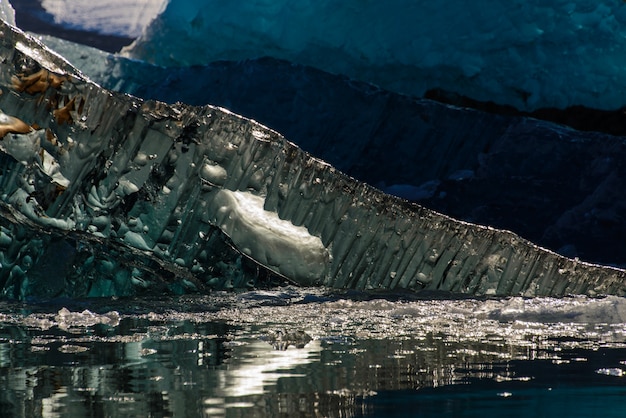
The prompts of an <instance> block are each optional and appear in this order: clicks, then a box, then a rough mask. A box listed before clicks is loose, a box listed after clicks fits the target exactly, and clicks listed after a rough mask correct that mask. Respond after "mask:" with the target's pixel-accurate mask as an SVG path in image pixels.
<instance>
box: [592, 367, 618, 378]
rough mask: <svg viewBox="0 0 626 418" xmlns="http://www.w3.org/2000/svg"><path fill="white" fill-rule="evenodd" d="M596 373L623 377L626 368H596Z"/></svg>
mask: <svg viewBox="0 0 626 418" xmlns="http://www.w3.org/2000/svg"><path fill="white" fill-rule="evenodd" d="M596 373H598V374H603V375H606V376H616V377H622V376H623V375H624V370H622V369H620V368H618V367H611V368H606V369H598V370H596Z"/></svg>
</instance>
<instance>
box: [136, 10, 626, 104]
mask: <svg viewBox="0 0 626 418" xmlns="http://www.w3.org/2000/svg"><path fill="white" fill-rule="evenodd" d="M625 23H626V4H625V3H624V2H621V1H615V0H577V1H560V0H552V1H543V0H530V1H502V0H487V1H482V2H474V3H468V2H465V1H462V0H457V1H448V2H446V5H445V7H442V5H441V4H439V3H435V2H430V3H428V2H415V1H411V0H393V1H387V2H363V1H359V0H350V1H342V2H341V3H339V4H338V3H337V2H335V1H328V0H321V1H315V2H298V4H293V2H290V1H288V0H272V1H266V0H256V1H246V2H239V3H237V4H232V3H227V2H222V1H219V0H210V1H205V2H202V3H198V2H195V1H193V0H172V1H170V2H168V3H167V5H166V7H165V9H164V11H163V12H162V13H161V14H160V15H159V16H158V17H157V18H155V19H154V20H153V21H152V22H151V23H150V25H149V26H148V27H147V28H146V30H145V31H144V33H143V34H142V35H141V36H140V37H139V39H137V40H136V41H135V42H134V43H133V44H132V45H131V46H130V47H128V48H126V49H125V50H124V53H125V54H126V55H127V56H128V57H131V58H136V59H141V60H145V61H149V62H152V63H154V64H158V65H162V66H168V67H174V66H189V65H204V64H207V63H210V62H214V61H219V60H230V61H233V60H243V59H254V58H260V57H264V56H268V57H273V58H279V59H284V60H287V61H290V62H294V63H299V64H304V65H310V66H313V67H316V68H319V69H322V70H325V71H329V72H332V73H336V74H344V75H346V76H348V77H350V78H352V79H355V80H360V81H365V82H369V83H373V84H376V85H378V86H380V87H382V88H384V89H387V90H390V91H394V92H399V93H405V94H410V95H415V96H421V95H423V94H424V92H426V91H427V90H429V89H433V88H439V89H443V90H446V91H452V92H455V93H459V94H462V95H464V96H467V97H471V98H474V99H476V100H484V101H487V100H494V99H496V100H497V101H498V102H499V103H500V104H508V105H512V106H515V107H516V108H517V109H523V110H533V109H537V108H541V107H558V108H564V107H568V106H572V105H584V106H588V107H593V108H601V109H615V108H619V107H621V106H623V105H624V101H623V95H622V94H621V92H622V91H624V88H625V87H626V78H625V76H624V72H623V71H622V69H623V68H624V66H625V64H626V46H625V45H624V42H623V38H624V35H625V31H626V29H625V28H626V25H625Z"/></svg>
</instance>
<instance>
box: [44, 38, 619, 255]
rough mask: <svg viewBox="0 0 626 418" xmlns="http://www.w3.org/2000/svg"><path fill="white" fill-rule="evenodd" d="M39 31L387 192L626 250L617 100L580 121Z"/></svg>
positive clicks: (95, 69) (568, 244)
mask: <svg viewBox="0 0 626 418" xmlns="http://www.w3.org/2000/svg"><path fill="white" fill-rule="evenodd" d="M40 39H42V41H43V42H44V43H45V44H46V45H47V46H50V47H51V48H52V49H54V50H55V51H57V52H59V53H60V54H61V55H62V56H63V57H64V58H67V59H68V60H69V61H70V62H71V63H73V64H74V65H75V66H76V67H78V68H79V69H80V70H81V71H83V72H84V74H86V75H87V76H88V77H89V78H90V79H91V80H93V81H94V82H96V83H98V84H100V85H102V86H104V87H106V88H108V89H112V90H116V91H121V92H125V93H129V94H132V95H135V96H139V97H143V98H150V99H157V100H160V101H164V102H168V103H174V102H179V101H180V102H184V103H188V104H194V105H203V104H206V103H211V104H213V105H218V106H221V107H225V108H228V109H229V110H231V111H233V112H235V113H237V114H241V115H246V116H247V117H250V118H252V119H255V120H257V121H259V122H260V123H262V124H263V125H265V126H269V127H270V128H272V129H274V130H276V131H278V132H280V133H281V134H283V135H284V136H285V137H286V138H289V140H291V141H293V142H294V143H296V144H297V145H298V146H299V147H301V148H302V149H304V150H305V151H307V152H309V153H310V154H312V155H314V156H316V157H318V158H320V159H322V160H324V161H326V162H328V163H330V164H331V165H332V166H333V167H335V168H337V169H339V170H340V171H342V172H344V173H346V174H348V175H350V176H351V177H354V178H356V179H358V180H361V181H364V182H366V183H368V184H370V185H374V186H376V187H378V188H380V189H381V190H383V191H385V192H386V193H389V194H393V195H396V196H400V197H403V198H405V199H407V200H411V201H415V202H418V203H420V204H422V205H424V206H426V207H428V208H430V209H435V210H437V211H439V212H442V213H444V214H446V215H450V216H452V217H454V218H457V219H461V220H464V221H469V222H472V223H478V224H483V225H491V226H494V227H497V228H500V229H507V230H511V231H513V232H515V233H517V234H519V235H520V236H522V237H524V238H526V239H529V240H530V241H532V242H534V243H536V244H539V245H541V246H544V247H547V248H549V249H552V250H554V251H557V252H559V253H561V254H564V255H568V256H570V257H575V256H578V257H580V258H581V259H583V260H585V261H591V262H597V263H603V264H611V265H623V264H624V260H626V247H624V246H623V245H621V244H620V242H622V241H623V240H624V237H626V228H625V227H624V225H625V223H624V222H623V221H622V219H624V217H626V213H625V212H624V209H623V208H626V200H625V199H624V197H623V196H622V195H621V194H620V193H619V190H622V189H623V188H624V180H623V179H624V173H623V170H622V168H621V167H620V163H619V161H620V160H621V159H623V158H626V154H625V152H626V148H624V141H623V140H622V139H620V138H619V137H616V136H615V134H613V135H609V134H604V133H601V132H599V131H600V130H602V129H605V130H608V129H606V128H612V129H611V131H610V132H614V131H616V130H617V133H621V135H623V134H625V133H626V130H625V129H624V128H623V127H624V126H626V119H625V118H624V117H623V114H622V113H621V112H619V111H616V112H604V114H605V116H602V115H601V114H600V113H602V112H599V111H596V110H593V109H588V110H587V112H588V113H587V114H585V113H584V111H583V110H579V111H578V113H568V111H567V110H564V111H563V112H562V114H563V116H564V117H563V119H565V118H567V119H574V120H575V121H576V122H578V121H580V122H581V123H579V124H577V125H581V124H585V125H586V129H587V130H588V131H585V132H583V131H580V130H576V129H570V128H567V127H566V126H563V125H558V124H554V123H549V122H546V121H541V120H537V119H535V118H532V117H527V116H524V117H522V115H519V114H515V113H513V112H511V113H513V114H510V115H499V114H493V113H489V112H481V111H476V110H472V109H469V108H461V107H457V106H446V105H443V104H441V103H437V102H435V101H431V100H425V99H419V98H415V97H411V96H405V95H400V94H396V93H393V92H389V91H386V90H383V89H380V88H376V87H375V86H372V85H371V84H367V83H361V82H356V81H354V80H351V79H349V78H347V77H345V76H341V75H334V74H330V73H328V72H324V71H321V70H318V69H315V68H312V67H308V66H303V65H298V64H294V63H290V62H287V61H281V60H277V59H274V58H260V59H256V60H245V61H236V62H233V61H220V62H214V63H210V64H209V65H205V66H198V67H191V68H188V67H183V68H165V67H160V66H154V65H151V64H147V63H145V62H142V61H136V60H129V59H126V58H124V57H120V56H118V55H113V54H108V53H103V52H102V51H98V50H96V49H93V48H89V47H85V46H80V45H77V44H74V43H71V42H67V41H63V40H59V39H56V38H53V37H49V36H46V37H40ZM590 125H591V126H590ZM620 127H621V128H620ZM589 129H591V131H589ZM620 129H621V131H620ZM573 179H576V181H573Z"/></svg>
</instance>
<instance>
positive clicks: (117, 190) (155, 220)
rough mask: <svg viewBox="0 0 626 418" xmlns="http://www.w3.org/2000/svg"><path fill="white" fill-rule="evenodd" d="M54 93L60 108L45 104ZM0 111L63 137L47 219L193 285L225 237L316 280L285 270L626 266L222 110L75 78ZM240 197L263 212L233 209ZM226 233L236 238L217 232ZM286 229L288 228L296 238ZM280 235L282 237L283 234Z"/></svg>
mask: <svg viewBox="0 0 626 418" xmlns="http://www.w3.org/2000/svg"><path fill="white" fill-rule="evenodd" d="M3 30H4V31H5V35H6V36H5V37H4V38H3V40H2V41H0V42H3V44H4V45H5V47H4V49H3V50H2V51H0V52H1V53H2V54H4V55H3V56H4V57H5V60H4V61H1V62H0V67H1V70H2V75H1V76H0V80H1V81H2V83H3V85H2V88H3V89H5V88H6V89H11V88H12V87H11V77H10V76H8V77H7V74H9V75H11V74H13V75H15V74H14V73H15V68H16V62H18V61H19V60H21V59H22V57H21V56H20V53H19V52H18V51H14V50H13V49H12V48H9V47H8V46H7V45H10V38H11V37H19V36H21V35H19V34H16V33H10V29H9V28H5V29H3ZM7 39H8V40H9V41H7ZM7 42H8V44H7ZM6 57H10V59H8V60H7V59H6ZM62 68H63V67H62ZM68 71H69V70H68ZM72 99H74V100H76V102H77V103H79V102H80V103H83V104H82V105H81V106H80V107H77V108H76V109H74V110H72V111H71V112H70V115H71V116H72V117H73V121H72V122H71V123H67V122H66V123H62V122H63V121H62V120H58V118H57V120H55V119H54V118H52V117H51V111H53V110H58V107H59V106H61V105H63V103H65V102H68V101H69V100H72ZM59 100H60V101H61V102H59V103H57V102H58V101H59ZM52 102H54V103H56V104H57V107H56V108H55V109H49V108H48V107H47V106H46V104H48V103H52ZM0 109H3V110H5V109H10V110H11V112H13V114H12V116H16V117H19V118H22V119H25V120H26V123H28V124H36V125H38V126H39V127H40V128H39V130H40V131H41V132H42V135H43V133H44V132H45V129H49V130H50V131H52V132H53V133H54V135H56V137H57V138H58V142H59V143H60V144H61V148H62V150H60V151H59V152H60V153H62V154H63V156H62V157H59V161H60V163H59V164H60V165H61V166H62V172H63V175H64V176H65V177H66V178H67V179H68V180H69V182H70V184H69V187H68V188H67V189H65V190H60V192H59V193H57V194H56V195H52V197H51V198H50V199H51V200H52V201H51V204H50V205H49V206H48V207H47V209H46V210H47V212H46V214H47V218H46V217H41V218H40V219H39V220H40V221H41V223H42V225H50V222H54V221H59V222H61V221H66V220H68V219H74V220H75V221H76V222H75V225H76V226H75V228H76V230H78V231H80V232H84V233H86V234H93V235H94V236H96V237H98V238H103V239H109V240H111V242H114V243H116V245H120V246H122V245H125V246H127V247H130V248H133V249H135V250H137V249H138V250H141V252H142V254H143V255H144V256H145V257H148V258H147V259H148V260H152V262H153V264H158V263H159V262H161V261H163V260H165V261H166V262H175V263H176V265H179V266H181V267H184V268H186V269H188V270H185V271H187V272H188V271H192V272H193V273H194V274H195V275H196V277H197V278H199V279H200V281H201V282H202V281H204V282H208V281H210V280H213V279H214V277H213V276H212V275H211V273H210V272H209V271H210V270H212V269H214V268H215V267H216V265H215V263H216V261H215V260H220V257H221V253H220V251H222V250H223V249H224V248H226V247H230V246H231V245H233V246H237V250H238V251H240V252H241V253H244V254H246V255H248V256H249V257H251V258H253V259H255V260H257V262H259V263H261V264H263V263H265V264H263V265H265V267H267V268H270V269H273V270H274V271H276V272H278V273H281V274H285V273H284V272H296V271H297V272H299V273H302V269H301V268H300V267H301V266H302V265H305V266H308V264H306V263H307V262H309V263H311V266H312V271H314V272H315V273H314V274H315V275H317V277H310V276H309V275H307V274H304V275H303V276H302V277H288V278H290V279H292V280H299V279H302V281H303V284H311V283H322V284H325V285H328V286H333V287H350V288H378V287H381V288H398V287H400V288H407V289H412V290H420V289H432V290H446V291H452V292H465V293H472V294H503V295H504V294H524V295H529V296H532V295H563V294H567V293H577V292H585V293H616V294H623V293H624V291H625V289H626V288H625V283H624V278H625V273H624V271H621V270H617V269H610V268H601V267H597V266H591V265H588V264H585V263H581V262H578V261H576V260H568V259H565V258H563V257H560V256H558V255H556V254H554V253H551V252H548V251H546V250H544V249H541V248H539V247H537V246H535V245H533V244H531V243H529V242H527V241H525V240H523V239H521V238H519V237H517V236H515V235H514V234H512V233H510V232H507V231H499V230H495V229H492V228H485V227H480V226H476V225H471V224H468V223H463V222H458V221H455V220H453V219H450V218H448V217H446V216H443V215H440V214H438V213H435V212H432V211H430V210H427V209H425V208H422V207H419V206H416V205H412V204H409V203H407V202H405V201H403V200H401V199H398V198H393V197H391V196H387V195H384V194H382V193H381V192H379V191H378V190H376V189H374V188H372V187H370V186H367V185H365V184H363V183H359V182H357V181H356V180H354V179H352V178H350V177H348V176H346V175H344V174H342V173H340V172H338V171H336V170H335V169H334V168H332V167H331V166H329V165H327V164H325V163H323V162H322V161H319V160H317V159H315V158H312V157H311V156H310V155H308V154H306V153H304V152H303V151H301V150H300V149H299V148H297V147H296V146H294V145H293V144H291V143H289V142H287V141H286V140H285V139H284V138H282V137H281V136H280V135H279V134H277V133H276V132H273V131H271V130H269V129H266V128H264V127H263V126H261V125H258V124H256V123H254V122H252V121H249V120H246V119H244V118H241V117H238V116H236V115H233V114H231V113H229V112H227V111H224V110H222V109H219V108H214V107H210V106H206V107H203V108H193V107H189V106H185V105H175V106H168V105H165V104H163V103H159V102H151V101H147V102H142V101H139V100H137V99H133V98H131V97H129V96H123V95H117V94H112V93H109V92H107V91H105V90H102V89H99V88H97V87H96V86H94V85H92V84H89V83H87V82H85V81H82V80H81V79H80V77H79V76H78V75H76V76H74V75H72V76H71V77H69V76H68V77H67V78H66V79H65V81H64V82H63V84H62V86H61V87H60V88H59V89H58V91H57V90H53V89H48V90H47V91H45V92H44V93H41V94H40V95H32V94H28V93H26V92H16V91H12V92H11V94H2V95H0ZM379 128H380V129H382V127H379ZM377 129H378V128H377ZM447 140H448V141H449V142H448V143H447V144H435V143H434V142H431V143H428V144H423V146H424V147H425V148H431V147H432V148H433V150H432V152H431V153H430V154H429V155H431V154H433V153H434V154H436V153H439V154H441V155H442V156H443V157H444V158H442V159H441V160H440V161H442V163H441V164H443V166H441V167H440V169H441V170H444V171H445V169H446V167H445V161H446V158H447V155H448V154H449V150H450V149H453V148H454V149H455V148H458V147H460V146H462V145H461V143H460V142H459V141H461V136H460V135H448V136H447ZM434 147H441V148H438V149H437V151H435V150H434ZM471 155H474V153H471ZM459 158H461V157H459ZM0 163H1V164H2V165H3V168H4V167H5V166H6V169H5V170H3V171H2V174H1V178H0V185H2V186H3V192H10V191H12V190H17V189H19V187H21V186H20V184H21V183H20V182H22V183H28V181H29V180H33V184H34V186H32V187H38V183H36V182H35V181H34V180H37V181H40V179H39V177H37V175H38V174H40V173H37V172H36V167H35V166H29V167H25V166H24V165H22V164H21V163H19V162H17V161H16V160H14V159H13V158H12V157H9V156H6V155H5V156H4V157H3V158H2V161H0ZM28 176H31V177H28ZM40 177H41V176H40ZM29 187H31V186H29ZM35 191H37V190H35ZM23 192H24V193H26V195H28V193H30V190H29V191H28V193H27V192H26V191H23ZM23 195H24V194H23ZM236 198H242V199H241V202H244V203H243V205H246V204H248V205H250V206H254V205H256V204H257V203H259V202H260V204H261V205H262V207H260V208H258V207H236V205H237V204H238V203H237V202H235V200H236ZM2 199H3V200H5V202H7V201H8V197H7V198H5V197H4V196H3V197H2ZM233 199H235V200H233ZM233 202H235V203H233ZM36 204H37V201H34V202H31V203H30V205H31V206H28V207H26V208H25V209H24V210H31V209H32V208H33V207H35V205H36ZM35 209H37V208H36V207H35ZM254 211H256V212H254ZM253 215H254V216H259V217H263V216H265V218H263V219H272V222H274V225H266V227H267V228H266V229H261V231H268V232H267V234H269V235H271V234H274V233H275V234H276V236H269V237H264V236H260V235H254V232H255V231H250V230H249V229H254V228H255V227H256V225H252V226H250V225H249V223H246V222H240V221H241V220H242V219H243V218H245V217H246V216H249V217H250V218H249V219H257V218H254V216H253ZM269 215H272V216H273V217H272V216H269ZM275 215H277V217H276V216H275ZM31 218H32V216H31ZM57 218H58V219H57ZM243 220H244V221H246V220H247V219H243ZM283 221H284V223H283ZM272 227H276V228H278V229H281V228H282V229H281V230H280V231H279V232H276V229H274V230H273V229H272ZM6 230H7V231H9V228H6ZM220 230H221V232H220ZM285 230H286V231H289V232H284V231H285ZM272 231H273V232H272ZM228 233H230V234H231V235H230V238H231V240H232V241H233V242H232V243H231V242H230V241H228V239H227V238H225V237H224V234H228ZM282 233H285V234H287V235H288V234H290V233H291V234H292V235H293V238H292V240H291V241H289V236H287V237H286V238H285V237H283V236H280V234H282ZM235 238H236V240H238V241H237V242H235V241H236V240H235ZM256 238H260V239H266V238H267V239H268V241H267V242H268V245H267V248H265V247H263V246H261V247H262V248H259V246H258V245H257V246H255V244H256V243H255V242H251V241H252V240H253V239H256ZM274 238H275V239H274ZM283 238H285V239H287V241H288V245H289V246H285V244H284V240H283V241H280V242H278V241H279V239H283ZM299 240H300V241H299ZM305 242H306V243H305ZM16 245H17V244H16ZM306 245H310V246H311V247H310V248H308V247H306ZM278 249H279V250H278ZM294 249H295V250H298V249H302V251H303V252H302V254H305V255H306V257H309V258H310V259H309V260H299V259H297V256H294V257H292V258H291V259H289V260H288V261H289V262H290V263H292V264H290V265H289V266H281V265H280V264H281V262H283V261H285V259H284V258H283V256H284V254H280V253H278V251H283V252H284V251H287V252H289V251H291V250H294ZM254 251H259V253H258V254H257V253H254ZM131 254H135V253H132V252H131ZM294 254H300V253H298V252H297V251H295V252H294ZM150 257H152V258H150ZM306 257H302V258H306ZM128 258H132V255H131V256H128ZM213 262H215V263H213ZM111 263H112V264H111ZM111 263H110V264H111V265H114V263H113V262H111ZM202 263H205V264H202ZM211 263H213V264H211ZM296 264H298V265H296ZM283 267H284V268H283ZM2 268H4V267H0V269H2ZM281 268H282V269H281ZM124 274H126V276H129V275H130V274H131V273H129V272H125V273H124ZM294 274H295V273H294ZM137 280H139V279H137Z"/></svg>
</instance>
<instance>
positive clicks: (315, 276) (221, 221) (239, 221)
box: [209, 190, 330, 284]
mask: <svg viewBox="0 0 626 418" xmlns="http://www.w3.org/2000/svg"><path fill="white" fill-rule="evenodd" d="M264 202H265V199H264V198H262V197H260V196H256V195H253V194H252V193H247V192H241V191H230V190H219V191H218V192H217V193H216V195H215V198H214V200H213V201H212V204H211V207H210V208H209V212H210V213H211V215H210V216H211V218H212V219H211V221H212V222H213V223H215V224H216V225H217V226H219V227H220V228H221V229H222V231H224V233H225V234H227V235H228V236H229V237H230V238H231V240H232V241H233V243H234V244H235V245H236V246H237V248H238V249H239V250H240V251H241V252H243V253H244V254H246V255H248V256H250V257H251V258H253V259H254V260H257V261H258V262H260V263H262V264H263V265H265V266H268V267H269V268H271V269H272V270H274V271H276V272H277V273H280V274H282V275H284V276H285V277H287V278H290V279H293V280H297V281H298V282H299V283H302V284H307V283H311V284H313V283H315V282H316V281H319V280H321V279H322V278H323V276H324V275H325V272H326V270H327V266H328V263H329V259H330V255H329V252H328V250H327V249H326V248H325V247H324V244H323V243H322V240H321V239H320V238H319V237H316V236H313V235H311V234H310V233H309V231H308V230H307V229H306V228H305V227H303V226H296V225H294V224H293V223H291V222H289V221H287V220H283V219H280V218H279V217H278V215H277V214H276V213H275V212H271V211H267V210H265V209H264V208H263V205H264Z"/></svg>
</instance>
